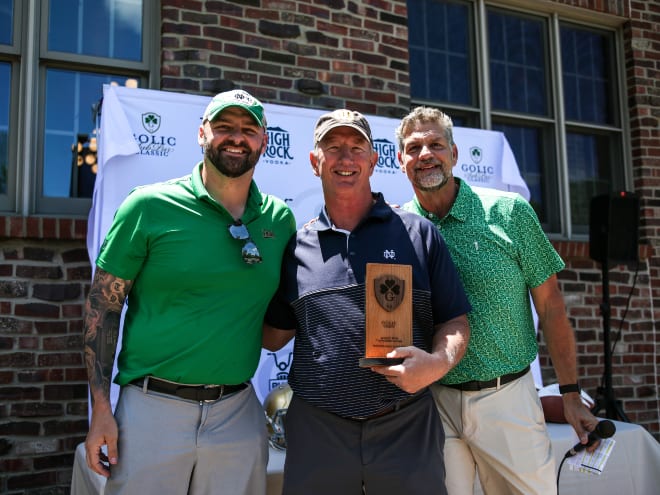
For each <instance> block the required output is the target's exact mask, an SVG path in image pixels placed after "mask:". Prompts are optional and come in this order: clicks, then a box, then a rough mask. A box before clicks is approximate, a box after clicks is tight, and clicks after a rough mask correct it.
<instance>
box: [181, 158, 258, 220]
mask: <svg viewBox="0 0 660 495" xmlns="http://www.w3.org/2000/svg"><path fill="white" fill-rule="evenodd" d="M202 166H203V162H199V163H198V164H197V165H195V168H193V171H192V174H191V176H192V178H191V182H192V190H193V194H194V195H195V197H196V198H197V199H199V200H202V201H208V202H209V203H211V204H213V205H217V206H218V207H220V208H223V209H224V207H223V206H222V205H220V203H218V202H217V201H216V200H215V199H213V197H212V196H211V195H210V194H209V192H208V191H207V190H206V187H204V182H203V181H202ZM262 204H263V200H262V197H261V191H259V188H258V187H257V184H256V182H254V180H252V182H251V183H250V191H249V192H248V199H247V204H246V205H245V213H244V214H243V222H244V223H247V222H249V221H250V220H251V217H252V216H253V214H254V212H255V211H258V210H259V209H260V207H261V205H262Z"/></svg>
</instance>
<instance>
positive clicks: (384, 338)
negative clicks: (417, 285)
mask: <svg viewBox="0 0 660 495" xmlns="http://www.w3.org/2000/svg"><path fill="white" fill-rule="evenodd" d="M365 286H366V299H365V314H366V316H365V327H366V332H365V356H364V357H363V358H360V363H359V364H360V366H361V367H369V366H392V365H395V364H400V363H401V362H403V359H402V358H388V357H386V356H387V353H388V352H390V351H392V350H394V349H395V348H397V347H404V346H409V345H412V266H410V265H394V264H387V263H367V273H366V277H365Z"/></svg>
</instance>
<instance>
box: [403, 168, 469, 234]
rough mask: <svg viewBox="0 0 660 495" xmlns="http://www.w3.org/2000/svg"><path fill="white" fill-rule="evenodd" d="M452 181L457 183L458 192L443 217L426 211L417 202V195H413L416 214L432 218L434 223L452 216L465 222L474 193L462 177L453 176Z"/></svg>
mask: <svg viewBox="0 0 660 495" xmlns="http://www.w3.org/2000/svg"><path fill="white" fill-rule="evenodd" d="M454 181H456V183H457V184H458V186H459V187H458V194H457V195H456V200H455V201H454V204H453V205H451V208H450V209H449V212H448V213H447V215H446V216H445V217H444V218H438V217H437V216H436V215H435V214H434V213H431V212H430V211H426V210H425V209H424V207H423V206H422V205H421V204H420V203H419V199H417V196H415V197H413V206H414V207H415V211H416V213H417V214H418V215H421V216H423V217H425V218H428V219H429V220H432V221H433V222H435V223H439V222H442V221H444V220H445V219H446V218H449V217H453V218H455V219H456V220H458V221H460V222H465V220H466V219H467V218H468V216H469V214H470V210H471V206H470V205H471V203H472V197H473V196H474V193H473V192H472V188H471V187H470V186H469V185H468V183H467V182H465V181H464V180H463V179H459V178H458V177H454Z"/></svg>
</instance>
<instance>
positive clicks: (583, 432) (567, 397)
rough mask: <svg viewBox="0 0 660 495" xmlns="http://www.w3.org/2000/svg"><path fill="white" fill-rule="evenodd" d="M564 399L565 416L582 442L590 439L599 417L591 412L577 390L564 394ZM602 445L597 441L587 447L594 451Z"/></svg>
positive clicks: (584, 442) (588, 450) (589, 450)
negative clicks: (590, 433)
mask: <svg viewBox="0 0 660 495" xmlns="http://www.w3.org/2000/svg"><path fill="white" fill-rule="evenodd" d="M562 400H563V401H564V417H565V418H566V421H568V422H569V423H570V424H571V426H572V427H573V429H574V430H575V433H577V436H578V438H579V439H580V443H581V444H586V443H587V442H588V441H589V432H591V431H593V430H594V429H595V428H596V425H597V424H598V421H599V420H598V418H597V417H596V416H594V415H593V414H591V411H590V410H589V409H588V408H587V406H585V405H584V404H583V403H582V397H581V396H580V394H579V393H577V392H570V393H568V394H564V395H562ZM598 445H600V441H596V442H594V443H593V445H591V446H589V447H587V452H593V451H594V450H596V449H597V448H598Z"/></svg>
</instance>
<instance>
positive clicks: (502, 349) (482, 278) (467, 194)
mask: <svg viewBox="0 0 660 495" xmlns="http://www.w3.org/2000/svg"><path fill="white" fill-rule="evenodd" d="M456 180H457V181H459V183H460V189H459V192H458V196H457V198H456V201H455V202H454V205H453V206H452V208H451V210H450V211H449V213H448V214H447V215H446V216H445V217H444V218H438V217H436V216H435V215H433V214H432V213H429V212H427V211H426V210H424V209H423V208H422V207H421V205H420V204H419V202H418V200H417V198H416V197H415V198H413V200H412V201H410V202H409V203H406V204H405V205H404V207H403V208H404V209H406V210H409V211H413V212H415V213H418V214H419V215H422V216H425V217H427V218H428V219H430V220H431V221H432V222H433V223H434V224H435V225H436V226H437V227H438V229H439V230H440V232H441V233H442V235H443V237H444V238H445V240H446V242H447V245H448V247H449V252H450V253H451V256H452V259H453V260H454V263H455V265H456V267H457V269H458V272H459V275H460V277H461V280H462V281H463V285H464V287H465V291H466V292H467V295H468V299H469V300H470V303H471V304H472V311H471V312H470V313H468V319H469V322H470V331H471V334H470V342H469V345H468V348H467V352H466V354H465V356H464V357H463V359H462V360H461V361H460V362H459V363H458V365H457V366H456V367H455V368H454V369H452V370H451V371H450V372H449V373H448V374H447V375H446V376H445V377H444V378H443V379H442V380H441V383H447V384H453V383H462V382H466V381H471V380H490V379H493V378H496V377H498V376H500V375H503V374H507V373H513V372H516V371H519V370H521V369H523V368H524V367H525V366H527V365H528V364H529V363H531V362H532V361H533V360H534V358H535V357H536V354H537V352H538V345H537V339H536V329H535V327H534V321H533V317H532V310H531V305H530V295H529V289H530V288H532V287H537V286H539V285H541V284H542V283H543V282H545V281H546V280H547V279H548V278H549V277H550V276H552V275H553V274H554V273H557V272H559V271H561V270H562V269H563V268H564V262H563V261H562V259H561V258H560V256H559V254H557V252H556V251H555V249H554V248H553V247H552V244H550V241H549V240H548V238H547V237H546V235H545V233H544V232H543V229H542V228H541V225H540V224H539V221H538V218H537V216H536V214H535V212H534V210H533V209H532V207H531V206H530V205H529V203H527V201H525V200H524V199H523V198H522V197H521V196H519V195H518V194H514V193H507V192H502V191H496V190H492V189H484V188H476V187H475V188H471V187H470V186H469V185H468V184H467V183H466V182H465V181H461V180H460V179H456Z"/></svg>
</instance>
